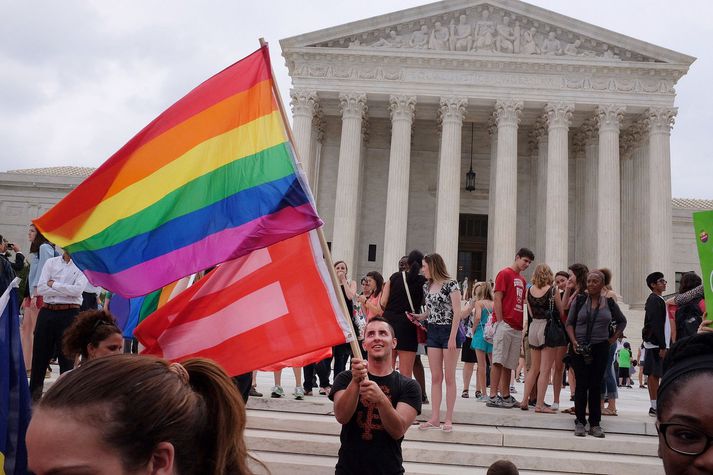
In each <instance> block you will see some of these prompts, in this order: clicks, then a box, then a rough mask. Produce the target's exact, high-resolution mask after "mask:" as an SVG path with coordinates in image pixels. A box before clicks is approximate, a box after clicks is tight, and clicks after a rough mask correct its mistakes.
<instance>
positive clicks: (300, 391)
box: [292, 386, 305, 401]
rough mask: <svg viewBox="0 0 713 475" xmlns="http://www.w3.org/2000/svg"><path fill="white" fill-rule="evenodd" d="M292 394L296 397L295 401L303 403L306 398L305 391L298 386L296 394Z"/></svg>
mask: <svg viewBox="0 0 713 475" xmlns="http://www.w3.org/2000/svg"><path fill="white" fill-rule="evenodd" d="M292 394H293V395H294V396H295V399H297V400H298V401H301V400H303V399H304V398H305V390H304V389H302V388H301V387H299V386H297V387H296V388H295V392H294V393H292Z"/></svg>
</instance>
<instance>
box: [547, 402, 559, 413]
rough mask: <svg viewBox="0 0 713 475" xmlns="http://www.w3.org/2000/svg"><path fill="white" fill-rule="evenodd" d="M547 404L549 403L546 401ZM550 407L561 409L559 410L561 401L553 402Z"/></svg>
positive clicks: (554, 409)
mask: <svg viewBox="0 0 713 475" xmlns="http://www.w3.org/2000/svg"><path fill="white" fill-rule="evenodd" d="M546 405H547V404H546V403H545V406H546ZM550 409H552V410H553V411H559V410H560V405H559V403H556V402H553V403H552V405H551V406H550Z"/></svg>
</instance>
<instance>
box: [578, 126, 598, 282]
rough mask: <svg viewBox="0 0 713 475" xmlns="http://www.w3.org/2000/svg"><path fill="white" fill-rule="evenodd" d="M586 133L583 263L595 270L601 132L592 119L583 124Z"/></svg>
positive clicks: (583, 130)
mask: <svg viewBox="0 0 713 475" xmlns="http://www.w3.org/2000/svg"><path fill="white" fill-rule="evenodd" d="M582 132H584V136H585V143H584V156H585V159H584V160H585V165H584V176H585V182H584V231H583V232H584V241H583V243H582V260H581V263H582V264H584V265H586V266H587V267H591V268H594V266H595V265H596V259H597V241H598V231H597V212H598V211H597V203H598V201H599V200H598V199H597V198H598V192H599V189H598V186H597V185H598V183H599V179H598V174H599V132H598V129H597V124H596V121H595V120H594V119H593V118H592V119H589V120H587V121H585V122H584V124H582Z"/></svg>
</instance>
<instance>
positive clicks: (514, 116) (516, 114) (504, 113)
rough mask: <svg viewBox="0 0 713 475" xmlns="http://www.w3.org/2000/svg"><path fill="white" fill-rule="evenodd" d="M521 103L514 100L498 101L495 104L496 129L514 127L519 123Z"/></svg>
mask: <svg viewBox="0 0 713 475" xmlns="http://www.w3.org/2000/svg"><path fill="white" fill-rule="evenodd" d="M522 108H523V102H522V101H518V100H515V99H502V100H501V99H498V100H497V101H496V102H495V119H496V120H497V122H498V127H503V126H508V125H509V126H515V127H517V125H518V124H519V123H520V115H521V114H522Z"/></svg>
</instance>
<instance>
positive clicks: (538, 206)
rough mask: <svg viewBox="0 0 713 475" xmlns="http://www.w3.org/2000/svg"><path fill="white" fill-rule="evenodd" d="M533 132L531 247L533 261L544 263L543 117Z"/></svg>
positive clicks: (545, 131) (545, 128)
mask: <svg viewBox="0 0 713 475" xmlns="http://www.w3.org/2000/svg"><path fill="white" fill-rule="evenodd" d="M535 130H536V133H537V170H536V174H537V196H536V201H535V206H534V208H535V212H536V213H537V218H536V219H537V222H536V225H535V234H536V236H535V242H534V244H531V245H534V249H533V250H534V252H535V260H539V261H540V262H544V260H543V259H544V256H545V247H546V246H547V244H546V243H547V237H548V233H547V223H546V222H545V207H546V206H547V155H548V150H547V148H548V146H549V141H548V138H547V121H546V119H545V118H544V117H538V118H537V120H536V121H535Z"/></svg>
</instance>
